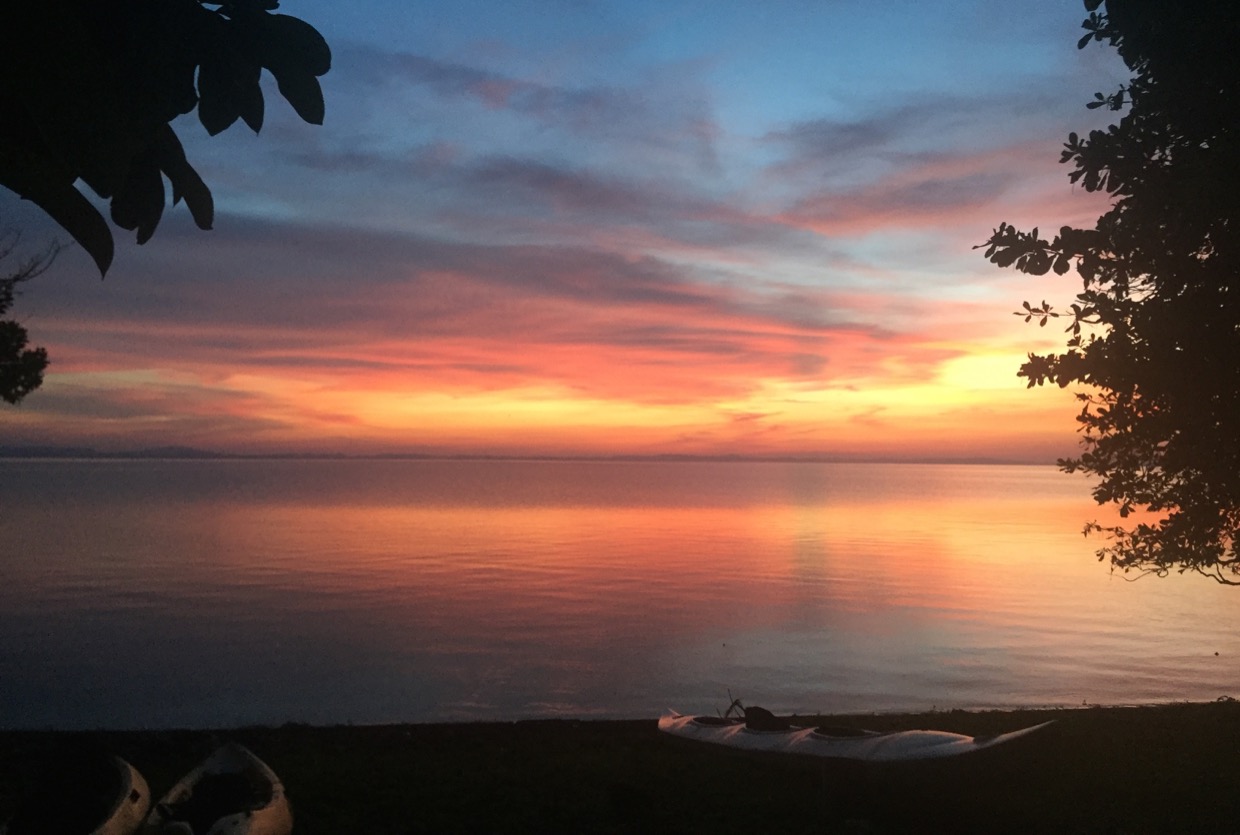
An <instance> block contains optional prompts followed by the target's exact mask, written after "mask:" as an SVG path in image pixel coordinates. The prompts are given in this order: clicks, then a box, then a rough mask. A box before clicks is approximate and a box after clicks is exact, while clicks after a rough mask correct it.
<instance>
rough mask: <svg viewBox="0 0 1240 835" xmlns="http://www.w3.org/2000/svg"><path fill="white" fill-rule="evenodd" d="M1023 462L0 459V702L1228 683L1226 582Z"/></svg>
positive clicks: (924, 698)
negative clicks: (1141, 541)
mask: <svg viewBox="0 0 1240 835" xmlns="http://www.w3.org/2000/svg"><path fill="white" fill-rule="evenodd" d="M1100 515H1101V514H1100V512H1099V510H1098V509H1097V508H1096V507H1095V506H1094V505H1093V503H1092V500H1091V499H1090V497H1089V493H1088V484H1087V482H1086V481H1084V480H1083V479H1082V478H1080V477H1069V476H1066V475H1064V474H1062V473H1060V472H1058V471H1057V470H1056V469H1055V468H1053V467H1037V466H990V465H931V464H918V465H912V464H909V465H905V464H825V463H739V462H726V463H725V462H720V463H709V462H666V463H664V462H658V463H654V462H598V461H571V462H569V461H459V460H452V461H432V460H207V461H198V460H193V461H191V460H183V461H182V460H173V461H139V460H0V726H2V727H5V728H42V727H55V728H65V729H77V728H91V727H106V728H141V727H148V728H151V727H155V728H158V727H214V726H235V725H242V724H281V723H284V722H288V721H296V722H310V723H316V724H322V723H358V724H363V723H380V722H398V721H399V722H405V721H411V722H423V721H445V720H508V719H518V718H529V717H552V716H554V717H562V716H572V717H599V718H641V717H647V718H652V719H653V718H654V717H656V716H657V715H658V714H659V713H660V712H662V711H663V710H664V709H665V708H669V707H670V708H676V709H678V710H681V711H682V712H712V711H714V710H716V709H723V708H724V707H726V705H727V703H728V694H729V691H730V692H731V694H732V695H734V696H739V697H741V698H742V699H744V700H745V702H746V703H756V704H761V705H763V706H766V707H768V708H771V709H773V710H776V711H778V712H791V711H797V712H801V713H806V712H831V713H838V712H861V711H864V712H870V711H896V710H923V709H931V708H938V709H949V708H995V707H1017V706H1029V707H1032V706H1056V705H1062V706H1079V705H1081V704H1083V703H1091V704H1093V703H1101V704H1131V703H1151V702H1166V701H1176V700H1210V699H1215V698H1218V697H1220V696H1223V695H1234V696H1240V664H1238V663H1237V660H1238V659H1240V589H1229V588H1225V587H1221V586H1218V585H1217V584H1216V583H1214V582H1213V581H1210V580H1208V579H1205V578H1202V577H1197V576H1171V577H1167V578H1155V577H1150V578H1145V579H1142V580H1139V581H1136V582H1132V581H1130V580H1128V579H1125V578H1124V577H1122V575H1112V574H1110V572H1109V570H1108V567H1107V566H1106V565H1104V564H1101V563H1099V562H1097V560H1096V559H1095V558H1094V556H1093V552H1094V550H1095V549H1096V548H1097V547H1098V546H1099V544H1100V542H1101V541H1100V540H1097V539H1096V538H1090V539H1086V538H1084V537H1083V536H1082V535H1081V527H1082V525H1083V523H1084V522H1085V521H1087V520H1091V519H1097V518H1100Z"/></svg>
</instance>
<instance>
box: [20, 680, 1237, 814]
mask: <svg viewBox="0 0 1240 835" xmlns="http://www.w3.org/2000/svg"><path fill="white" fill-rule="evenodd" d="M1047 719H1054V720H1055V724H1053V725H1051V726H1050V727H1049V728H1045V729H1043V730H1041V731H1038V732H1037V733H1035V734H1033V735H1031V736H1028V737H1025V738H1022V739H1019V740H1016V741H1014V742H1012V743H1010V744H1008V745H1006V746H1000V747H997V748H992V749H989V750H986V751H981V752H978V753H975V754H971V755H965V756H962V757H958V758H953V759H947V760H938V761H930V762H923V763H907V764H896V765H886V766H872V767H868V768H863V767H860V766H857V765H856V764H847V763H835V762H827V761H823V760H815V759H811V758H801V757H792V756H787V755H773V754H753V753H745V752H738V751H732V750H729V749H725V748H720V747H716V746H711V745H705V744H702V743H695V742H691V741H686V740H681V739H675V738H671V737H668V736H666V735H663V734H660V733H659V732H658V731H657V730H656V728H655V721H654V719H653V718H652V719H651V720H649V721H641V722H585V721H583V722H577V721H547V722H517V723H507V724H465V725H400V726H385V727H329V728H318V727H306V726H300V725H289V726H285V727H281V728H247V729H240V730H236V731H228V732H220V731H144V732H108V733H91V734H79V733H56V732H0V820H3V819H5V818H7V817H8V815H9V814H10V813H11V812H12V809H13V805H14V802H15V797H16V795H17V793H18V792H20V791H21V790H22V788H23V786H25V785H26V784H27V783H28V781H29V780H30V779H31V777H32V774H31V772H32V767H37V765H38V764H39V763H40V762H43V761H45V760H46V759H47V758H48V757H49V756H54V754H55V752H56V751H58V750H62V749H63V748H64V747H65V746H70V745H73V746H76V745H80V744H83V743H85V744H92V745H93V744H102V745H104V746H106V747H107V748H108V749H110V750H112V751H114V752H115V753H117V754H119V755H120V756H122V757H124V758H125V759H127V760H129V761H130V762H131V763H133V764H134V765H135V766H136V767H137V768H138V770H139V771H141V772H142V774H143V775H144V776H145V777H146V778H147V781H148V782H149V783H150V785H151V789H152V791H154V792H155V793H156V795H159V794H161V793H162V792H163V791H164V790H165V789H167V788H168V787H169V786H171V785H172V783H174V782H175V781H176V780H177V779H178V778H179V777H180V776H181V775H182V774H183V773H184V772H186V771H187V770H189V768H191V767H192V766H193V765H194V764H196V763H197V762H198V761H199V760H201V759H202V758H203V757H205V756H206V755H207V754H208V753H210V752H211V751H212V750H213V749H214V747H215V746H216V745H217V744H219V743H221V742H223V741H226V740H236V741H239V742H241V743H243V744H245V745H247V746H249V747H250V748H251V749H252V750H254V751H255V753H257V754H258V755H259V756H260V757H262V758H263V759H265V760H266V761H267V762H268V764H270V765H271V766H272V768H274V769H275V771H276V772H277V773H278V774H279V775H280V776H281V777H282V778H283V780H284V782H285V785H286V786H287V788H288V793H289V797H290V798H291V799H292V801H293V804H294V811H295V814H296V819H297V823H296V827H295V829H294V832H295V833H297V834H298V835H314V833H332V835H343V834H344V833H369V834H370V835H381V833H405V832H538V833H545V832H708V833H729V832H738V833H739V832H745V833H755V832H814V833H835V832H840V833H894V832H953V833H954V832H986V833H991V832H995V833H1001V832H1046V833H1050V832H1055V833H1152V832H1165V833H1202V832H1210V833H1240V702H1222V703H1211V704H1196V705H1173V706H1167V707H1146V708H1084V709H1080V710H1067V711H1017V712H1004V713H999V712H994V713H964V712H953V713H932V714H922V715H910V716H866V717H859V718H853V719H842V718H840V717H832V718H830V719H829V720H823V721H824V722H828V723H829V724H837V725H838V724H846V723H851V724H855V725H858V726H861V727H867V728H873V729H876V730H888V729H893V730H894V729H910V728H933V729H938V730H949V731H957V732H960V733H967V734H973V735H983V734H992V733H999V732H1003V731H1009V730H1014V729H1016V728H1021V727H1025V726H1027V725H1032V724H1036V723H1038V722H1043V721H1046V720H1047ZM810 721H812V720H810ZM810 721H807V722H806V724H809V723H810Z"/></svg>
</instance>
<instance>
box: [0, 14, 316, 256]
mask: <svg viewBox="0 0 1240 835" xmlns="http://www.w3.org/2000/svg"><path fill="white" fill-rule="evenodd" d="M278 5H279V4H278V2H277V0H226V2H208V0H116V2H111V3H101V2H98V0H38V1H37V2H23V3H17V4H12V6H11V7H9V8H6V10H5V11H4V12H3V15H2V16H0V185H4V186H6V187H7V188H9V189H11V190H13V191H15V192H16V193H17V194H19V195H21V196H22V197H23V198H26V199H28V200H31V201H33V202H34V203H36V204H37V205H38V206H39V207H40V208H42V209H43V210H44V211H45V212H47V213H48V214H49V215H50V216H51V217H52V219H54V220H55V221H56V222H57V223H58V224H60V226H62V227H63V228H64V229H65V230H66V231H67V232H68V233H69V234H70V235H72V236H73V238H74V240H76V241H77V242H78V243H79V244H81V246H82V247H83V248H84V249H85V250H86V251H87V252H88V253H89V254H90V256H91V258H93V259H94V261H95V264H96V265H97V266H98V267H99V272H100V274H101V275H102V274H106V273H107V270H108V267H109V266H110V265H111V263H112V256H113V242H112V234H111V231H110V229H109V228H108V225H107V222H106V221H105V220H104V219H103V217H102V215H100V213H99V212H98V211H96V209H95V208H94V206H93V205H92V204H91V203H90V201H89V200H87V199H86V197H85V196H84V195H83V194H82V193H81V192H79V191H78V189H77V187H76V185H75V184H76V183H77V181H78V180H81V181H82V182H83V183H85V184H86V185H87V186H88V187H89V188H90V189H91V190H92V191H93V192H95V194H97V195H99V196H100V197H102V198H104V199H107V200H109V201H110V209H111V216H112V221H113V222H114V223H115V224H116V225H117V226H119V227H121V228H122V229H127V230H132V231H135V232H136V233H137V240H138V243H139V244H141V243H145V242H146V241H147V240H149V239H150V237H151V235H152V234H153V233H154V232H155V227H156V226H157V225H158V223H159V219H160V217H161V216H162V214H163V210H164V206H165V186H164V179H165V178H166V179H167V180H168V182H169V184H170V185H171V187H172V200H173V204H176V203H178V202H180V201H181V200H182V199H184V200H185V203H186V205H187V206H188V207H189V210H190V214H191V215H192V216H193V218H194V222H195V223H196V224H197V225H198V226H199V227H200V228H202V229H210V228H211V225H212V223H213V220H214V213H215V209H214V204H213V201H212V197H211V191H210V189H208V188H207V186H206V184H205V183H204V182H203V181H202V178H201V177H200V176H199V175H198V173H197V172H196V171H195V170H194V168H193V166H191V165H190V163H189V162H188V160H186V158H185V152H184V151H183V149H182V147H181V142H180V140H179V139H178V138H177V135H176V132H175V131H174V130H173V129H172V126H171V125H170V124H169V123H170V122H171V121H172V120H173V119H175V118H176V117H177V116H180V115H182V114H185V113H189V112H190V111H192V110H193V109H194V108H195V106H197V108H198V117H199V120H200V121H201V122H202V125H203V127H205V128H206V130H207V132H208V133H209V134H211V135H213V136H214V135H215V134H217V133H219V132H220V131H222V130H224V129H226V128H228V127H229V126H230V125H232V124H233V123H234V122H236V121H237V120H238V119H240V120H242V121H244V122H245V123H246V124H247V125H248V126H249V127H250V128H251V129H252V130H254V131H255V132H256V133H257V132H258V131H259V129H260V128H261V127H262V123H263V109H264V105H263V94H262V89H261V87H260V86H259V76H260V75H261V73H262V70H263V69H264V68H265V69H267V70H268V71H270V72H271V73H272V75H274V76H275V79H276V82H277V84H278V88H279V91H280V93H281V95H283V96H284V98H285V99H287V100H288V102H289V103H290V104H291V105H292V106H293V109H294V110H295V111H296V112H297V114H298V115H299V116H301V118H302V119H304V120H306V121H307V122H311V123H313V124H322V121H323V110H324V106H323V94H322V90H321V88H320V87H319V81H318V77H319V76H321V75H323V74H324V73H326V72H327V71H328V70H329V69H330V68H331V51H330V50H329V48H328V46H327V43H326V42H325V41H324V40H323V38H322V36H321V35H320V34H319V33H318V32H317V31H316V30H315V29H314V28H313V27H312V26H310V25H309V24H307V23H305V22H303V21H301V20H299V19H297V18H295V17H289V16H287V15H281V14H275V13H273V12H274V10H275V9H276V8H277V6H278ZM208 7H212V8H208Z"/></svg>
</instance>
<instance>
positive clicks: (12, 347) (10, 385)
mask: <svg viewBox="0 0 1240 835" xmlns="http://www.w3.org/2000/svg"><path fill="white" fill-rule="evenodd" d="M17 240H18V236H17V235H16V234H13V233H9V234H7V235H4V236H0V261H3V260H5V259H6V258H8V257H9V256H10V255H12V254H13V250H14V249H15V248H16V247H17ZM59 251H60V247H58V246H56V245H55V244H53V245H52V246H51V247H49V248H48V250H47V251H46V252H44V253H42V254H40V255H36V256H34V257H32V258H28V259H26V260H24V261H22V262H21V263H19V264H18V265H17V267H16V268H15V269H14V270H13V271H12V272H10V273H9V274H8V275H5V276H0V316H3V315H4V314H6V313H8V312H9V308H11V307H12V306H13V301H14V299H15V298H16V297H17V285H18V284H20V283H21V282H23V281H28V280H29V279H32V278H34V277H35V276H37V275H38V274H39V273H41V272H43V271H44V270H46V269H47V268H48V267H49V266H51V264H52V261H54V260H55V259H56V254H57V253H58V252H59ZM29 341H30V337H29V335H28V334H27V333H26V329H25V328H23V327H22V326H21V325H19V324H18V323H17V322H14V321H13V320H11V319H5V320H0V400H4V401H5V402H6V403H11V404H14V405H16V404H17V403H20V402H21V400H22V398H23V397H25V396H26V395H27V394H30V392H32V391H34V390H35V389H37V388H38V387H39V386H40V385H41V384H42V383H43V371H44V370H45V369H46V368H47V351H45V350H44V349H42V348H28V347H26V346H27V345H28V344H29Z"/></svg>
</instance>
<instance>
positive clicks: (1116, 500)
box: [978, 0, 1240, 585]
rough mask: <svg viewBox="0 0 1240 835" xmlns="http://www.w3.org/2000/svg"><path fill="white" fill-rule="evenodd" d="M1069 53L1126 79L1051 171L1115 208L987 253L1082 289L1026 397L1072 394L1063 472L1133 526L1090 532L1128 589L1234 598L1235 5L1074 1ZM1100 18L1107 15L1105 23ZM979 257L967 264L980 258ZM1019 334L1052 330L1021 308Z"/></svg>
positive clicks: (1237, 405)
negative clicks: (1061, 338)
mask: <svg viewBox="0 0 1240 835" xmlns="http://www.w3.org/2000/svg"><path fill="white" fill-rule="evenodd" d="M1085 7H1086V10H1087V11H1088V12H1089V17H1088V18H1087V19H1086V20H1085V22H1084V23H1083V24H1082V25H1083V26H1084V28H1085V29H1086V34H1085V36H1084V37H1082V38H1081V40H1080V43H1079V44H1078V46H1079V47H1081V48H1084V47H1085V46H1087V45H1088V44H1089V43H1090V42H1102V43H1104V44H1107V45H1109V46H1112V47H1114V48H1115V49H1117V50H1118V53H1119V55H1120V57H1121V58H1122V59H1123V60H1124V62H1125V64H1126V65H1127V67H1128V68H1129V70H1130V71H1131V73H1132V77H1131V79H1130V80H1129V82H1128V83H1127V84H1126V85H1124V86H1121V87H1120V88H1119V89H1118V90H1117V91H1115V92H1114V93H1111V94H1110V95H1103V94H1102V93H1098V94H1096V95H1095V99H1094V101H1092V102H1090V103H1089V104H1088V106H1089V107H1091V108H1100V107H1106V108H1109V109H1110V110H1113V111H1116V112H1122V113H1123V115H1122V117H1121V118H1120V119H1119V121H1118V123H1117V124H1114V125H1112V126H1110V127H1109V128H1108V129H1107V130H1095V131H1092V132H1091V133H1090V134H1089V136H1088V137H1080V136H1077V135H1076V134H1070V135H1069V137H1068V141H1067V143H1066V144H1065V146H1064V151H1063V155H1062V158H1061V162H1067V163H1072V165H1073V170H1072V172H1071V173H1070V174H1069V179H1070V180H1071V181H1072V182H1073V183H1078V184H1080V185H1081V186H1083V187H1084V188H1085V189H1086V190H1087V191H1104V192H1105V193H1107V194H1109V195H1112V196H1113V202H1112V204H1111V208H1110V210H1109V211H1108V212H1107V213H1106V214H1105V215H1103V216H1102V217H1100V218H1099V219H1098V222H1097V224H1096V226H1095V227H1094V228H1093V229H1073V228H1070V227H1067V226H1065V227H1063V228H1062V229H1060V230H1059V234H1058V235H1055V236H1054V238H1053V239H1052V240H1049V241H1048V240H1046V239H1045V238H1043V237H1041V236H1040V235H1039V232H1038V230H1037V229H1033V230H1032V231H1030V232H1022V231H1019V230H1017V229H1015V228H1013V227H1012V226H1010V225H1008V224H1006V223H1003V224H1000V225H999V227H998V228H997V229H996V230H995V231H994V233H993V235H992V236H991V238H990V239H989V240H988V241H986V243H984V244H982V245H981V247H985V255H986V257H987V258H989V259H990V260H991V261H992V262H994V263H995V264H997V265H999V266H1001V267H1015V268H1016V269H1018V270H1021V271H1022V272H1025V273H1029V274H1032V275H1045V274H1046V273H1047V272H1050V271H1052V270H1053V271H1054V272H1055V273H1057V274H1060V275H1062V274H1064V273H1067V272H1068V271H1069V270H1070V269H1072V268H1073V266H1075V268H1076V271H1077V273H1078V274H1079V275H1080V277H1081V278H1082V280H1083V285H1084V289H1083V291H1082V292H1081V293H1080V294H1079V295H1078V296H1077V298H1076V302H1075V303H1074V304H1072V305H1071V306H1070V308H1069V309H1068V310H1067V311H1064V313H1063V314H1062V315H1063V317H1064V319H1065V321H1068V322H1069V324H1068V328H1067V331H1068V333H1069V334H1070V336H1069V338H1068V341H1067V345H1066V350H1065V351H1064V352H1063V353H1057V354H1047V355H1035V354H1030V355H1029V359H1028V361H1027V362H1026V363H1025V364H1024V365H1023V366H1021V368H1020V371H1019V374H1020V376H1022V377H1024V378H1026V379H1027V380H1028V381H1029V386H1030V387H1032V386H1034V385H1042V384H1044V383H1047V382H1053V383H1057V384H1058V385H1059V386H1063V387H1066V386H1070V385H1076V384H1079V385H1083V386H1084V387H1085V388H1084V390H1083V391H1081V392H1080V393H1078V394H1077V397H1078V399H1079V400H1080V401H1081V402H1082V404H1083V405H1082V409H1081V412H1080V414H1079V415H1078V417H1077V420H1078V422H1079V423H1080V425H1081V430H1082V448H1083V452H1082V453H1081V454H1080V456H1079V457H1077V458H1071V459H1066V460H1062V461H1060V462H1059V463H1060V466H1061V467H1062V468H1063V469H1064V470H1066V471H1067V472H1078V471H1079V472H1084V473H1088V474H1091V475H1094V476H1097V477H1098V478H1099V480H1098V482H1097V484H1096V486H1095V487H1094V489H1093V493H1094V498H1095V499H1096V500H1097V501H1098V502H1099V503H1100V504H1114V505H1116V506H1117V507H1118V510H1119V514H1120V516H1121V517H1122V518H1123V519H1125V520H1128V519H1129V518H1130V517H1132V516H1133V514H1134V512H1136V513H1138V515H1139V519H1138V520H1136V521H1134V522H1132V523H1129V522H1127V521H1125V523H1124V524H1120V525H1113V526H1102V525H1098V524H1096V523H1091V524H1089V525H1087V526H1086V532H1087V533H1088V532H1091V531H1101V532H1105V533H1106V534H1107V535H1108V540H1107V544H1106V545H1105V546H1104V547H1103V548H1101V549H1100V550H1099V551H1098V556H1099V559H1110V561H1111V564H1112V565H1113V566H1115V567H1117V568H1119V569H1121V570H1123V571H1130V570H1136V571H1139V572H1143V573H1154V574H1158V575H1165V574H1167V573H1168V572H1169V571H1172V570H1175V571H1179V572H1183V571H1186V570H1192V571H1197V572H1201V573H1203V574H1206V575H1208V576H1211V577H1214V578H1215V579H1217V580H1218V581H1220V582H1223V583H1227V584H1232V585H1237V584H1240V557H1238V555H1237V550H1236V545H1237V542H1236V540H1237V533H1238V531H1240V443H1238V442H1240V362H1238V360H1240V211H1238V210H1240V141H1238V133H1240V95H1237V94H1238V92H1240V91H1238V89H1237V84H1238V81H1240V73H1237V71H1236V59H1235V54H1234V53H1235V50H1236V45H1237V43H1240V3H1236V2H1235V0H1209V1H1208V2H1193V3H1184V4H1180V3H1166V2H1163V1H1162V0H1107V2H1106V3H1105V6H1104V5H1103V3H1102V2H1101V0H1086V2H1085ZM1100 9H1101V11H1100ZM981 247H978V248H981ZM1019 315H1021V316H1024V317H1025V319H1026V321H1028V320H1030V319H1037V320H1038V321H1039V322H1040V324H1042V325H1045V324H1046V323H1047V322H1048V321H1049V320H1051V319H1055V318H1058V317H1060V315H1061V314H1060V313H1059V312H1056V311H1054V310H1053V309H1052V308H1051V307H1050V306H1049V305H1047V303H1046V302H1042V304H1041V305H1040V306H1033V305H1030V304H1029V303H1028V302H1026V303H1025V305H1024V309H1023V310H1022V311H1019Z"/></svg>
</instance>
